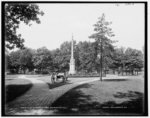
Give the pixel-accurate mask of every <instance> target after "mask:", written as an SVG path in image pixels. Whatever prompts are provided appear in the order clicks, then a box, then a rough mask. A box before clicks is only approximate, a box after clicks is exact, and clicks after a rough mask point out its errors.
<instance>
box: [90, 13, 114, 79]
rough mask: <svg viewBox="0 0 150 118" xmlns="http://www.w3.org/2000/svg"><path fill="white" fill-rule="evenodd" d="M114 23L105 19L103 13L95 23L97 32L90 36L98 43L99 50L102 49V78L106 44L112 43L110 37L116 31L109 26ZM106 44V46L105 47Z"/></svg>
mask: <svg viewBox="0 0 150 118" xmlns="http://www.w3.org/2000/svg"><path fill="white" fill-rule="evenodd" d="M110 24H112V23H111V22H107V21H106V20H105V15H104V14H102V16H101V17H99V18H98V21H97V23H96V24H94V31H95V33H94V34H92V35H91V36H90V37H89V38H94V39H95V42H96V43H97V46H98V48H97V50H100V53H99V55H100V62H101V64H100V65H101V78H100V79H101V80H102V69H103V67H102V66H103V65H102V63H103V57H104V50H105V49H104V48H105V47H106V45H108V44H111V43H112V42H113V41H111V40H110V39H109V37H112V36H114V33H113V32H112V29H111V28H109V25H110ZM104 45H105V47H104Z"/></svg>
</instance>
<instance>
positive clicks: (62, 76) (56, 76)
mask: <svg viewBox="0 0 150 118" xmlns="http://www.w3.org/2000/svg"><path fill="white" fill-rule="evenodd" d="M58 79H62V82H65V81H67V80H68V73H67V72H64V73H56V72H54V73H52V75H51V81H52V83H55V82H56V81H58Z"/></svg>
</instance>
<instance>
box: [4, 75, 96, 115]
mask: <svg viewBox="0 0 150 118" xmlns="http://www.w3.org/2000/svg"><path fill="white" fill-rule="evenodd" d="M19 78H22V79H27V80H30V81H31V82H32V84H33V87H32V88H31V89H30V90H29V91H27V92H26V93H25V94H24V95H22V96H20V97H18V98H17V99H15V100H14V101H12V102H10V103H9V104H7V105H6V114H9V115H20V114H21V115H25V114H26V115H27V114H28V115H35V114H39V113H40V112H39V111H38V110H39V109H49V107H50V106H51V104H52V103H53V102H54V101H55V100H57V99H58V98H59V97H61V96H62V95H63V94H64V93H66V92H67V91H69V90H70V89H72V88H74V87H76V86H78V85H81V84H84V83H89V82H92V81H96V80H98V78H93V79H92V80H91V79H89V78H88V79H87V78H80V79H72V80H71V83H70V84H66V85H63V86H60V87H56V88H54V89H49V87H48V85H47V84H46V83H45V82H44V81H42V80H38V79H36V78H27V77H26V76H23V75H22V76H20V77H19ZM31 110H32V113H30V112H31ZM33 110H34V112H33Z"/></svg>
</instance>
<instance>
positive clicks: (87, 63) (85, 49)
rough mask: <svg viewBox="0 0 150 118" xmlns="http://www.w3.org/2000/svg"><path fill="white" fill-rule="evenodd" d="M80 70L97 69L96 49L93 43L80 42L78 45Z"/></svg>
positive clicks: (90, 70)
mask: <svg viewBox="0 0 150 118" xmlns="http://www.w3.org/2000/svg"><path fill="white" fill-rule="evenodd" d="M77 47H78V53H79V56H78V59H79V65H78V66H79V67H78V70H79V71H86V72H92V71H94V70H95V50H94V45H93V43H90V42H86V41H84V42H79V43H78V45H77Z"/></svg>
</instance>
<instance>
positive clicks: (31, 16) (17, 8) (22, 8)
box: [4, 3, 44, 49]
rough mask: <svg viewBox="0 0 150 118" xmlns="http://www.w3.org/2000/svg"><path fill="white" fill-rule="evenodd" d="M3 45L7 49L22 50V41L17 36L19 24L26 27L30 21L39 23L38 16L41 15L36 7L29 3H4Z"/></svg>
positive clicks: (19, 36) (18, 35)
mask: <svg viewBox="0 0 150 118" xmlns="http://www.w3.org/2000/svg"><path fill="white" fill-rule="evenodd" d="M4 5H5V44H6V47H7V48H8V49H13V48H14V47H17V48H23V46H24V44H23V42H24V39H23V38H22V37H21V34H17V31H16V30H17V28H19V24H20V23H21V22H24V23H25V24H27V25H30V24H31V21H35V22H36V23H38V24H39V23H40V19H39V17H38V15H43V14H44V13H43V11H40V10H39V7H38V5H36V4H31V3H5V4H4Z"/></svg>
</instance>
